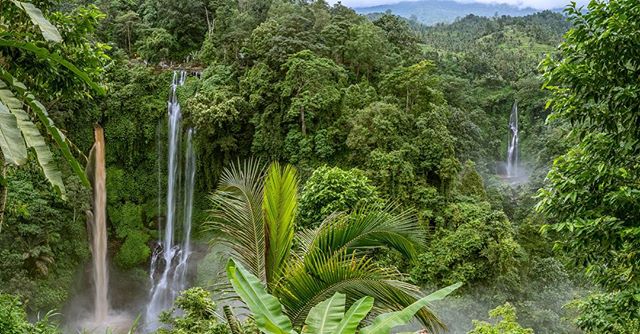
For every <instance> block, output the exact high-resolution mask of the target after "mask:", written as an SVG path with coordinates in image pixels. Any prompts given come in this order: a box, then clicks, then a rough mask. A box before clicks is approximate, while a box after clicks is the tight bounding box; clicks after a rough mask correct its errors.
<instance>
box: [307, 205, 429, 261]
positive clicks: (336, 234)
mask: <svg viewBox="0 0 640 334" xmlns="http://www.w3.org/2000/svg"><path fill="white" fill-rule="evenodd" d="M394 211H395V210H394V208H393V207H387V208H385V209H384V210H377V209H375V208H369V207H363V208H360V209H358V210H356V211H355V212H353V213H352V214H351V215H334V216H333V221H329V222H325V223H323V225H322V227H321V229H320V231H319V232H318V233H317V236H316V238H315V240H314V242H313V244H312V246H311V247H310V248H309V251H311V252H318V253H324V254H331V253H335V252H341V251H346V252H352V251H355V250H366V249H371V248H379V247H389V248H393V249H396V250H397V251H399V252H400V253H402V254H403V255H404V256H406V257H407V258H409V259H413V258H415V256H416V255H417V250H418V248H419V247H420V245H421V244H422V241H423V233H422V231H421V230H420V228H419V227H418V224H417V222H416V219H415V215H413V213H412V212H411V211H403V212H400V213H395V212H394Z"/></svg>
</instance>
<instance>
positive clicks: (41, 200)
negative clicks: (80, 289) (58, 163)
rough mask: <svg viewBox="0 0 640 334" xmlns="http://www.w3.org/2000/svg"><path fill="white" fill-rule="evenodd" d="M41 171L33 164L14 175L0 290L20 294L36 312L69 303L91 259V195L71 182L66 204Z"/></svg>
mask: <svg viewBox="0 0 640 334" xmlns="http://www.w3.org/2000/svg"><path fill="white" fill-rule="evenodd" d="M37 168H38V167H37V166H36V165H35V162H31V163H30V164H29V165H26V166H25V167H23V168H20V169H15V170H14V169H12V170H10V171H9V174H8V175H9V176H10V178H9V180H8V189H9V195H8V198H7V205H6V210H7V211H6V213H5V221H6V226H5V228H4V229H3V231H2V233H1V234H0V245H3V247H2V248H0V291H2V292H6V293H11V294H16V295H19V296H20V297H21V299H22V300H25V301H26V305H27V306H28V307H29V310H30V311H38V310H43V309H46V310H48V309H51V308H54V307H60V305H63V304H64V302H65V301H66V300H67V298H68V296H69V289H70V286H71V285H72V283H73V280H74V278H75V273H76V268H77V266H78V265H79V264H81V263H83V262H84V261H85V260H86V259H87V258H88V257H89V249H88V246H87V241H86V240H87V235H86V231H85V222H86V219H87V217H86V215H85V211H86V210H88V209H89V206H88V203H89V199H90V191H89V190H88V189H86V188H84V187H83V186H82V185H80V184H79V182H78V181H77V180H75V179H74V178H67V179H65V182H66V184H67V185H68V193H69V195H70V196H69V200H68V201H67V202H64V201H62V200H61V199H60V198H59V197H57V196H56V195H55V194H54V193H52V192H51V191H50V190H49V188H48V186H47V183H46V181H45V180H44V178H43V177H42V176H41V175H40V174H39V173H38V172H37ZM7 245H11V247H8V246H7Z"/></svg>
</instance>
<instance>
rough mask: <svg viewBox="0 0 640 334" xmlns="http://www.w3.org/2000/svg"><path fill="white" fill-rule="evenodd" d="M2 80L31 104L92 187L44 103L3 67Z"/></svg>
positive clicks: (58, 144) (67, 159)
mask: <svg viewBox="0 0 640 334" xmlns="http://www.w3.org/2000/svg"><path fill="white" fill-rule="evenodd" d="M0 80H2V81H3V82H4V83H5V84H8V85H9V86H10V87H11V88H13V89H14V90H15V91H16V92H17V93H18V94H17V97H18V98H20V99H21V100H22V101H24V102H25V104H26V105H27V106H29V108H31V111H32V112H33V113H34V114H35V115H36V117H37V118H38V120H39V121H40V123H41V124H42V125H44V127H45V129H46V130H47V132H48V133H49V134H50V135H51V137H52V138H53V140H54V141H55V142H56V145H57V146H58V148H59V149H60V152H62V155H63V156H64V158H65V160H66V161H67V163H68V164H69V165H70V166H71V168H72V169H73V171H74V173H75V174H76V176H78V178H80V181H82V183H83V184H84V185H85V186H87V187H90V186H91V184H90V183H89V179H88V178H87V175H86V174H85V173H84V168H83V167H82V166H81V165H80V163H79V162H78V161H77V160H76V158H75V157H74V156H73V154H72V153H71V148H70V144H69V143H68V141H67V138H66V137H65V136H64V134H63V133H62V132H61V131H60V129H58V128H57V127H56V126H55V124H53V121H52V120H51V119H50V118H49V115H48V113H47V110H46V109H45V107H44V106H43V105H42V103H40V102H39V101H38V100H36V99H35V97H34V96H33V95H32V94H31V93H29V91H28V90H27V88H26V87H25V85H24V84H23V83H21V82H19V81H17V80H16V79H15V78H14V77H13V76H12V75H11V74H10V73H9V72H7V71H5V70H3V69H2V68H0ZM7 91H8V90H7ZM9 92H10V91H9ZM18 102H19V101H18ZM10 109H11V108H10ZM11 110H13V109H11ZM45 175H46V173H45ZM50 181H51V180H50ZM52 183H53V182H52Z"/></svg>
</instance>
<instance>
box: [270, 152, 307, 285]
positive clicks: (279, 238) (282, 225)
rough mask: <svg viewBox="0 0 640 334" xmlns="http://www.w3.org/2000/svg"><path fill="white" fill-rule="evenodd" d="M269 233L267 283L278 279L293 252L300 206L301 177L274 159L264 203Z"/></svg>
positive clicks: (292, 169)
mask: <svg viewBox="0 0 640 334" xmlns="http://www.w3.org/2000/svg"><path fill="white" fill-rule="evenodd" d="M262 203H263V204H262V207H263V214H264V223H265V228H266V229H267V231H268V234H267V239H266V241H267V245H266V249H267V250H268V253H267V263H266V265H267V267H266V274H267V285H269V284H270V283H272V282H274V281H276V280H277V279H278V278H279V276H280V274H281V273H282V268H283V265H284V263H285V261H286V259H287V257H288V256H289V254H290V252H291V245H292V243H293V236H294V230H295V228H294V223H295V217H296V211H297V207H298V205H297V204H298V177H297V172H296V169H295V168H294V167H293V166H291V165H286V166H285V167H284V168H282V167H281V166H280V164H279V163H277V162H274V163H272V164H271V166H269V171H268V172H267V177H266V180H265V184H264V199H263V202H262Z"/></svg>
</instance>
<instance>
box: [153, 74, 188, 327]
mask: <svg viewBox="0 0 640 334" xmlns="http://www.w3.org/2000/svg"><path fill="white" fill-rule="evenodd" d="M185 80H186V72H184V71H181V72H174V74H173V81H172V83H171V94H170V96H169V101H168V113H169V124H168V152H167V168H168V169H167V194H166V216H165V222H164V223H165V226H164V229H162V228H161V238H160V240H159V241H158V243H159V246H158V247H157V249H156V251H154V254H153V257H152V259H151V269H150V278H151V282H152V288H151V291H150V295H151V300H150V302H149V304H148V305H147V310H146V317H145V321H146V329H147V331H152V330H155V329H156V328H157V327H158V323H157V320H158V319H157V318H158V315H159V314H160V312H162V311H164V310H166V309H168V308H170V307H171V306H172V304H173V301H174V299H175V297H176V295H177V294H178V293H179V292H180V291H181V290H183V289H185V287H186V272H187V267H188V259H189V255H190V252H191V251H190V238H191V218H192V207H193V185H194V179H195V155H194V152H193V144H192V139H193V130H192V129H188V130H187V131H186V140H185V141H186V143H185V146H186V147H185V150H184V154H185V155H184V158H183V159H181V154H180V153H181V151H182V126H181V118H182V115H181V112H180V104H179V103H178V98H177V95H176V90H177V88H178V87H179V86H181V85H183V84H184V82H185ZM182 164H184V167H183V166H182ZM183 171H184V173H182V172H183ZM181 184H182V187H180V185H181ZM181 201H182V205H183V207H182V208H180V206H179V203H180V202H181ZM180 209H182V210H180ZM180 213H182V216H181V215H180ZM180 219H181V220H182V243H180V242H176V232H177V231H176V228H178V227H179V226H180V225H179V222H180Z"/></svg>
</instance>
